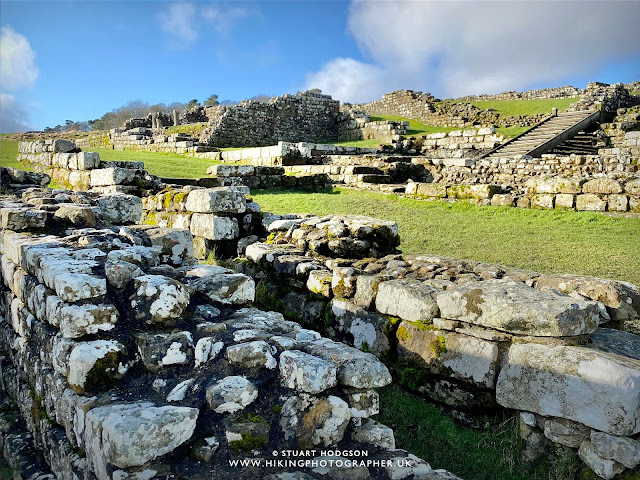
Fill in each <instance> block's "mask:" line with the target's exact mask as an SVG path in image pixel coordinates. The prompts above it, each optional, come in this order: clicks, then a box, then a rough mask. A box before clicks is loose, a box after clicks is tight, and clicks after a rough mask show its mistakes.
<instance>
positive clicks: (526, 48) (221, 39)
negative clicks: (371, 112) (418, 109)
mask: <svg viewBox="0 0 640 480" xmlns="http://www.w3.org/2000/svg"><path fill="white" fill-rule="evenodd" d="M0 5H1V6H0V9H1V11H0V23H1V26H2V45H1V46H0V47H1V48H0V54H1V55H2V65H1V68H0V90H1V92H2V102H1V104H0V108H1V110H2V125H1V128H2V130H3V131H9V130H15V129H20V128H22V129H24V128H37V129H42V128H44V127H45V126H54V125H56V124H63V123H64V121H65V120H67V119H70V120H74V121H80V120H87V119H93V118H98V117H100V116H101V115H102V114H104V113H105V112H106V111H109V110H111V109H113V108H116V107H119V106H121V105H123V104H124V103H126V102H127V101H129V100H137V99H140V100H143V101H147V102H149V103H151V104H153V103H160V102H163V103H171V102H174V101H182V102H187V101H188V100H190V99H192V98H197V99H199V100H200V101H203V100H204V99H206V98H207V97H208V96H209V95H210V94H212V93H216V94H218V95H219V97H220V99H231V100H241V99H243V98H248V97H251V96H253V95H256V94H260V93H266V94H269V95H280V94H283V93H295V92H296V91H298V90H302V89H305V88H314V87H318V88H321V89H322V90H323V91H325V93H330V94H332V95H334V98H338V99H340V100H342V101H352V102H353V101H368V100H373V99H376V98H379V96H380V95H381V94H382V93H385V92H388V91H392V90H395V89H398V88H411V89H416V90H422V91H430V92H432V93H433V94H435V95H436V96H438V97H441V98H445V97H450V96H459V95H463V94H470V93H497V92H500V91H504V90H512V89H513V90H523V89H528V88H539V87H546V86H558V85H565V84H573V85H575V86H578V87H584V86H585V85H586V82H587V81H590V80H599V81H605V82H616V81H622V82H630V81H632V80H640V29H638V28H637V26H636V23H637V21H638V19H640V2H588V3H580V2H567V3H562V2H528V3H517V2H509V3H505V2H502V3H491V2H427V1H422V2H410V3H403V2H382V1H380V2H338V1H323V2H311V1H308V2H307V1H305V2H303V1H288V2H282V1H263V2H253V3H247V2H223V3H221V2H210V1H192V2H156V1H137V2H131V1H126V2H117V1H115V2H101V1H84V2H72V1H64V2H61V1H46V2H30V1H5V0H3V1H2V3H1V4H0ZM550 31H554V32H556V34H555V35H550V34H549V32H550Z"/></svg>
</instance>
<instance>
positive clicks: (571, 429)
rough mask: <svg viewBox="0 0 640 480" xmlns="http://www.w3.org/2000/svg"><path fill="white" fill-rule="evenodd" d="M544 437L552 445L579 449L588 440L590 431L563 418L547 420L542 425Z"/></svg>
mask: <svg viewBox="0 0 640 480" xmlns="http://www.w3.org/2000/svg"><path fill="white" fill-rule="evenodd" d="M542 427H543V430H544V436H545V437H547V438H548V439H549V440H551V441H552V442H554V443H559V444H561V445H565V446H567V447H570V448H579V447H580V445H582V442H584V441H585V440H588V439H589V435H590V432H591V429H590V428H589V427H585V426H584V425H582V424H580V423H576V422H572V421H571V420H567V419H564V418H547V419H545V420H544V423H543V426H542Z"/></svg>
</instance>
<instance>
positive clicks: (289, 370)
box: [280, 350, 338, 394]
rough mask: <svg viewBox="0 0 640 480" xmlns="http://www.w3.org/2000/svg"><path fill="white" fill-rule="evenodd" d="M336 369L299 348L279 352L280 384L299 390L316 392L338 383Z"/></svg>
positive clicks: (334, 366) (331, 364) (330, 363)
mask: <svg viewBox="0 0 640 480" xmlns="http://www.w3.org/2000/svg"><path fill="white" fill-rule="evenodd" d="M337 372H338V369H337V367H336V365H335V364H334V363H332V362H328V361H326V360H323V359H321V358H318V357H314V356H313V355H309V354H307V353H304V352H301V351H299V350H289V351H285V352H282V353H281V354H280V379H281V382H282V384H283V385H284V386H285V387H287V388H290V389H293V390H297V391H300V392H306V393H312V394H317V393H320V392H323V391H325V390H327V389H329V388H332V387H335V386H336V385H337V383H338V379H337V377H336V375H337Z"/></svg>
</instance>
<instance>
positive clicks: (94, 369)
mask: <svg viewBox="0 0 640 480" xmlns="http://www.w3.org/2000/svg"><path fill="white" fill-rule="evenodd" d="M123 355H124V346H123V345H122V344H120V343H119V342H116V341H115V340H94V341H91V342H81V343H77V344H76V345H75V346H74V347H73V348H72V349H71V352H70V354H69V359H68V362H69V368H68V375H67V381H68V382H69V386H70V387H71V388H72V389H73V391H74V392H76V393H78V394H82V393H84V392H85V390H92V389H93V388H95V387H101V388H104V387H106V386H108V383H109V380H110V379H112V378H119V377H121V376H122V375H124V374H125V373H126V372H127V367H126V366H125V365H123V364H122V363H120V361H121V360H122V357H123Z"/></svg>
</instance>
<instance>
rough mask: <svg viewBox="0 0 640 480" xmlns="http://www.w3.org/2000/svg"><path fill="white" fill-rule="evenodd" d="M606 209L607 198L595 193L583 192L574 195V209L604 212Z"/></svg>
mask: <svg viewBox="0 0 640 480" xmlns="http://www.w3.org/2000/svg"><path fill="white" fill-rule="evenodd" d="M606 209H607V200H606V199H605V198H600V197H599V196H598V195H596V194H595V193H585V194H582V195H578V196H576V210H580V211H595V212H604V211H605V210H606Z"/></svg>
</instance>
